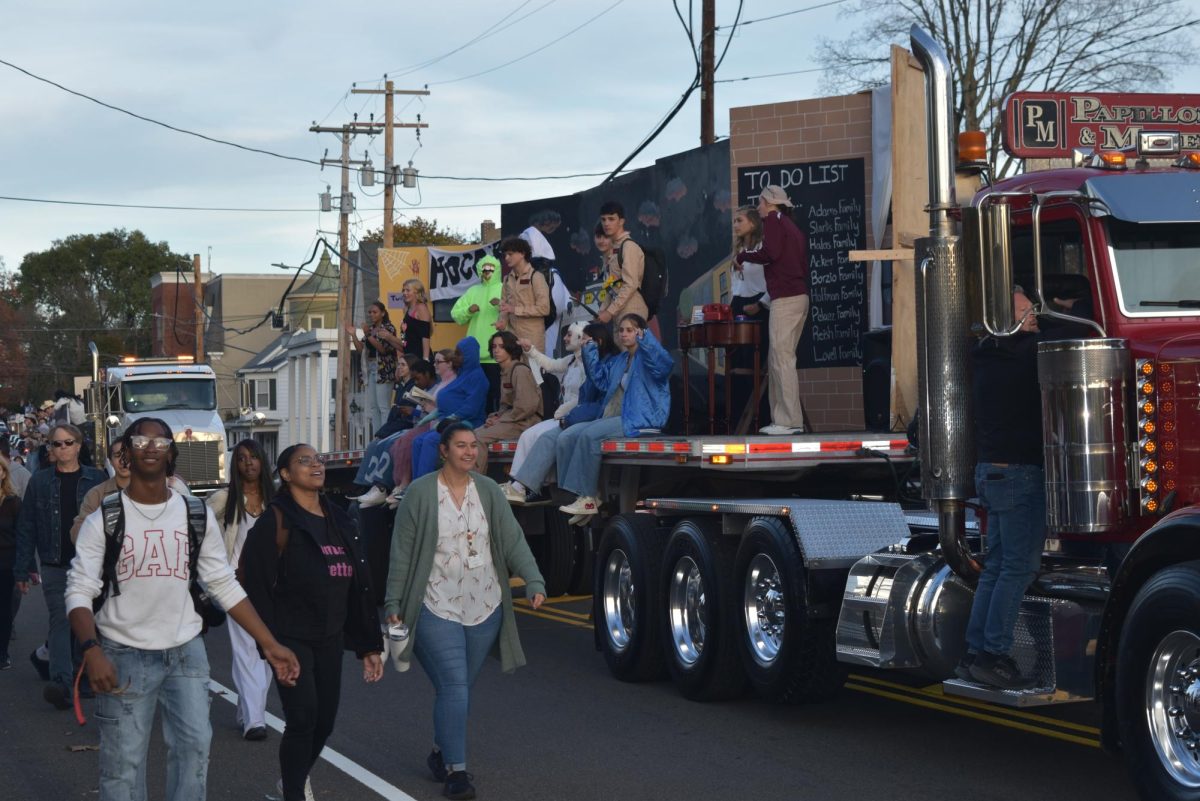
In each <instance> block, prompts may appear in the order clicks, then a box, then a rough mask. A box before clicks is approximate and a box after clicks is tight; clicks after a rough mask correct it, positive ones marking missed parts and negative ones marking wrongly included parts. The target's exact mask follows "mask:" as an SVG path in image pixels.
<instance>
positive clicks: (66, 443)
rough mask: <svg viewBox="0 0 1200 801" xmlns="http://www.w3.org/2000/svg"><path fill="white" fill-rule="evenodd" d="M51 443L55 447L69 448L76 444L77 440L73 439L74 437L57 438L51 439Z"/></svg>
mask: <svg viewBox="0 0 1200 801" xmlns="http://www.w3.org/2000/svg"><path fill="white" fill-rule="evenodd" d="M50 444H51V445H52V446H54V447H55V448H69V447H71V446H72V445H74V444H75V440H73V439H55V440H51V441H50Z"/></svg>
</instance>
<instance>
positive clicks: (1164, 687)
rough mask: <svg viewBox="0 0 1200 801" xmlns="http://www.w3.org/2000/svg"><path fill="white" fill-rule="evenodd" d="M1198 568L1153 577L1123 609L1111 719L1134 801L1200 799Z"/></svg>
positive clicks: (1187, 566)
mask: <svg viewBox="0 0 1200 801" xmlns="http://www.w3.org/2000/svg"><path fill="white" fill-rule="evenodd" d="M1197 691H1200V563H1196V562H1192V563H1189V564H1183V565H1175V566H1173V567H1168V568H1166V569H1164V570H1161V571H1159V572H1158V573H1156V574H1155V575H1154V576H1152V577H1151V578H1150V580H1149V581H1147V582H1146V584H1145V585H1144V586H1143V587H1142V588H1141V589H1140V590H1139V591H1138V594H1137V596H1136V597H1135V598H1134V599H1133V603H1132V604H1131V605H1130V607H1129V614H1128V616H1127V617H1126V619H1125V623H1124V625H1123V626H1122V628H1121V639H1120V643H1119V645H1118V646H1117V683H1116V695H1115V704H1116V713H1117V725H1118V728H1119V731H1120V735H1121V744H1122V746H1123V747H1124V751H1125V761H1126V765H1127V766H1128V768H1129V776H1130V779H1131V780H1132V781H1133V784H1134V786H1135V787H1136V788H1137V790H1138V795H1139V797H1141V798H1153V799H1156V801H1197V799H1200V760H1197V759H1196V756H1195V755H1196V753H1198V751H1193V750H1192V747H1195V748H1197V749H1200V705H1198V704H1197V702H1196V701H1194V700H1193V701H1189V700H1188V696H1189V695H1192V696H1193V698H1195V697H1196V696H1195V693H1196V692H1197Z"/></svg>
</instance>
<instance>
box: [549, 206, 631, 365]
mask: <svg viewBox="0 0 1200 801" xmlns="http://www.w3.org/2000/svg"><path fill="white" fill-rule="evenodd" d="M600 225H601V226H603V227H604V233H605V235H606V236H607V237H608V239H609V241H610V242H612V250H611V251H610V252H609V253H608V255H607V256H606V257H605V264H606V268H607V273H608V278H607V280H606V281H605V284H606V285H608V286H610V289H609V296H608V297H609V300H608V305H606V306H605V307H604V308H603V309H601V310H600V314H598V315H596V319H597V320H598V321H599V322H602V323H611V322H612V321H614V320H620V319H621V318H622V317H624V316H625V315H627V314H636V315H637V316H638V317H641V318H642V319H643V320H649V318H650V307H649V306H647V305H646V300H645V298H643V297H642V291H641V290H642V279H643V278H644V277H645V274H646V254H645V252H644V251H643V250H642V246H641V245H639V244H638V243H637V242H634V241H633V237H631V236H630V235H629V232H628V231H626V230H625V207H624V206H622V205H621V204H620V203H617V202H616V201H614V200H610V201H608V202H607V203H605V204H604V205H602V206H601V207H600ZM539 350H540V348H539Z"/></svg>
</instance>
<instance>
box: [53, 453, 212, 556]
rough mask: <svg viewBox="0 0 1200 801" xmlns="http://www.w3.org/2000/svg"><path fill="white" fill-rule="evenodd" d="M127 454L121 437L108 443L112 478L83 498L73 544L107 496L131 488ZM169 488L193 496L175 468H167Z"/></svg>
mask: <svg viewBox="0 0 1200 801" xmlns="http://www.w3.org/2000/svg"><path fill="white" fill-rule="evenodd" d="M124 452H125V442H124V440H123V439H122V438H121V437H117V438H116V439H114V440H112V441H110V442H109V443H108V463H109V464H110V465H111V466H112V472H113V475H112V478H109V479H107V480H106V481H105V482H104V483H102V484H97V485H96V486H94V487H92V488H91V489H90V490H88V492H87V495H84V496H83V503H81V504H79V514H77V515H75V522H74V523H72V524H71V542H75V541H76V540H78V539H79V529H81V528H82V527H83V521H84V520H87V517H88V515H90V514H91V513H92V512H94V511H96V510H97V509H99V508H100V504H101V503H103V501H104V498H105V496H107V495H109V494H111V493H114V492H116V491H117V490H123V489H125V488H126V487H128V486H129V477H130V472H129V461H128V460H127V459H122V458H121V455H122V454H123V453H124ZM167 471H168V473H167V486H168V487H170V488H171V489H173V490H175V491H176V492H178V493H179V494H180V495H191V494H192V491H191V490H189V489H188V485H187V484H186V483H184V481H183V479H181V478H180V477H179V476H177V475H175V474H174V472H173V471H174V466H173V465H172V466H169V467H168V468H167Z"/></svg>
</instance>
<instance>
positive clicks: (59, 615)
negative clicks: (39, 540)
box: [39, 565, 75, 689]
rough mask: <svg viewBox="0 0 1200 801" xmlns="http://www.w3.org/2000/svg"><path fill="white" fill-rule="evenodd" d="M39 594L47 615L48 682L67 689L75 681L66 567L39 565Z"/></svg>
mask: <svg viewBox="0 0 1200 801" xmlns="http://www.w3.org/2000/svg"><path fill="white" fill-rule="evenodd" d="M39 569H40V570H41V576H42V593H43V594H44V595H45V596H46V611H47V612H49V615H50V634H49V636H48V638H47V640H46V642H47V647H48V648H49V649H50V681H52V682H55V683H57V684H61V685H62V686H63V687H67V688H68V689H69V688H70V687H71V686H72V685H73V684H74V682H75V660H74V657H73V654H72V650H71V645H72V642H73V640H72V639H71V624H70V622H69V621H68V620H67V598H66V594H67V568H65V567H55V566H54V565H42V566H41V567H40V568H39Z"/></svg>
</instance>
